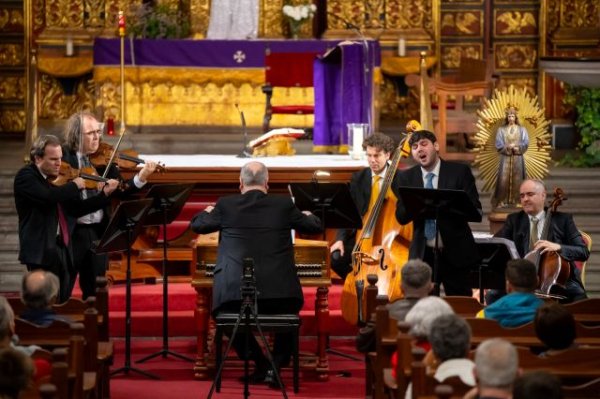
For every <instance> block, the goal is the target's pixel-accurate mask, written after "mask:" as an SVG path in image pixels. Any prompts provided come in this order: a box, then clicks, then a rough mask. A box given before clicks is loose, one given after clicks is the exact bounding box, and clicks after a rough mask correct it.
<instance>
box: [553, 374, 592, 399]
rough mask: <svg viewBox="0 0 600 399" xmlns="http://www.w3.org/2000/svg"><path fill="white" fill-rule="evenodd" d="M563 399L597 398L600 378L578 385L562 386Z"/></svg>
mask: <svg viewBox="0 0 600 399" xmlns="http://www.w3.org/2000/svg"><path fill="white" fill-rule="evenodd" d="M562 389H563V395H564V399H571V398H580V399H588V398H597V397H598V394H599V393H600V378H596V379H595V380H592V381H589V382H586V383H584V384H579V385H563V386H562Z"/></svg>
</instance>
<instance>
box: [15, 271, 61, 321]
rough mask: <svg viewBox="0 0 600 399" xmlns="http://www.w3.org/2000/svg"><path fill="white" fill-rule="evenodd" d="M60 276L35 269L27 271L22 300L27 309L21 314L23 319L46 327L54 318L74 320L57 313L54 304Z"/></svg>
mask: <svg viewBox="0 0 600 399" xmlns="http://www.w3.org/2000/svg"><path fill="white" fill-rule="evenodd" d="M58 291H59V282H58V277H56V275H54V274H53V273H51V272H47V271H44V270H35V271H32V272H28V273H25V275H24V276H23V282H22V284H21V300H22V301H23V303H24V304H25V310H24V311H23V313H21V314H20V315H19V317H20V318H21V319H23V320H27V321H29V322H30V323H33V324H37V325H39V326H42V327H45V326H48V325H50V324H52V322H53V321H54V320H64V321H68V322H71V321H72V320H71V319H69V318H68V317H66V316H61V315H59V314H56V312H55V311H54V310H53V309H52V305H54V303H56V300H57V299H58Z"/></svg>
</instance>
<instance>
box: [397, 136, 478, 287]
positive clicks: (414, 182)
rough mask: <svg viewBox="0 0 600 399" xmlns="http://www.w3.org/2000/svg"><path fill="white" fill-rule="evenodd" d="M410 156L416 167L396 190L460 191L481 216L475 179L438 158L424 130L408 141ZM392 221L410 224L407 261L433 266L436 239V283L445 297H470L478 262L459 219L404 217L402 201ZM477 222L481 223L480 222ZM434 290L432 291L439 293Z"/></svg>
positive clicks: (465, 169) (432, 139) (472, 241)
mask: <svg viewBox="0 0 600 399" xmlns="http://www.w3.org/2000/svg"><path fill="white" fill-rule="evenodd" d="M409 144H410V147H411V153H412V157H413V159H414V160H415V161H416V162H417V165H415V166H413V167H412V168H410V169H408V170H406V171H403V172H401V173H400V184H399V185H400V186H404V187H421V188H431V189H438V188H439V189H453V190H462V191H464V192H466V193H467V196H468V197H469V199H470V200H471V202H472V203H473V205H474V206H475V207H476V208H477V209H478V210H479V214H480V215H481V203H480V202H479V194H478V193H477V187H475V178H474V177H473V173H472V172H471V169H470V168H469V167H468V166H467V165H463V164H460V163H456V162H448V161H445V160H443V159H441V158H440V156H439V154H438V152H439V144H438V143H437V139H436V137H435V135H434V134H433V133H432V132H430V131H428V130H418V131H416V132H414V133H413V134H412V136H411V138H410V140H409ZM396 218H397V219H398V222H400V223H401V224H407V223H409V222H411V221H414V233H413V240H412V243H411V246H410V254H409V258H410V259H421V260H423V261H424V262H426V263H427V264H429V265H430V266H433V267H436V266H434V264H435V262H434V260H435V257H434V251H436V249H435V238H436V237H435V235H436V231H439V235H438V247H437V251H438V253H437V259H438V263H437V268H438V270H435V269H434V271H433V275H434V276H436V274H437V281H436V283H441V284H442V285H443V286H444V291H445V294H446V295H464V296H471V295H472V290H471V286H470V278H469V273H470V270H471V268H472V267H474V266H475V265H477V263H478V262H479V256H478V255H477V247H476V245H475V239H474V238H473V233H472V232H471V229H470V227H469V224H468V223H467V221H466V220H465V219H464V218H462V217H460V216H448V217H446V218H443V219H440V220H438V223H439V225H438V226H437V230H436V226H435V220H430V219H428V220H425V219H423V218H419V217H418V216H416V215H411V214H408V212H407V211H406V208H405V206H404V204H403V203H402V201H398V203H397V209H396ZM480 220H481V219H480ZM439 288H440V287H439V286H436V288H435V289H436V290H439ZM438 292H439V291H438Z"/></svg>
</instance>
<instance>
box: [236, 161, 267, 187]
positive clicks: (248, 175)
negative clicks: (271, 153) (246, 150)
mask: <svg viewBox="0 0 600 399" xmlns="http://www.w3.org/2000/svg"><path fill="white" fill-rule="evenodd" d="M240 179H241V181H242V183H243V184H244V185H245V186H262V185H264V184H266V183H267V180H269V171H268V170H267V167H266V166H265V165H264V164H263V163H261V162H256V161H252V162H248V163H247V164H245V165H244V166H242V170H241V171H240Z"/></svg>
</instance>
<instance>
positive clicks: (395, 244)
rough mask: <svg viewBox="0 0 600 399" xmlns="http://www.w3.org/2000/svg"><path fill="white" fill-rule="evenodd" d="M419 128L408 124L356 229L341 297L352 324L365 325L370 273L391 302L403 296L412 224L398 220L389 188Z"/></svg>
mask: <svg viewBox="0 0 600 399" xmlns="http://www.w3.org/2000/svg"><path fill="white" fill-rule="evenodd" d="M420 129H421V126H420V125H419V123H418V122H416V121H411V122H409V123H408V125H407V131H408V133H409V134H408V135H407V136H406V137H405V138H404V139H403V140H402V141H401V142H400V144H399V145H398V147H397V148H396V150H395V151H394V155H393V157H392V159H391V161H390V162H389V164H388V168H387V171H386V172H385V176H384V178H383V182H382V185H381V191H380V193H379V196H378V197H377V199H376V201H375V203H374V205H373V206H372V209H370V210H369V211H368V212H367V214H366V215H365V217H364V218H363V228H362V230H359V231H358V232H357V235H356V237H357V238H356V244H355V245H354V249H353V251H352V272H350V273H349V274H348V276H346V281H345V282H344V288H343V291H342V297H341V308H342V316H343V317H344V319H345V320H346V321H348V322H349V323H351V324H357V323H359V324H362V323H364V321H365V320H366V315H365V314H364V312H365V300H366V298H365V295H364V289H365V286H366V284H365V282H366V281H367V275H369V274H376V275H377V278H378V279H377V287H378V294H379V295H387V296H388V298H389V299H390V301H394V300H396V299H398V298H401V297H402V295H403V293H402V289H401V288H400V281H401V275H400V270H401V267H402V265H404V263H406V261H407V260H408V250H409V247H410V241H411V240H412V234H413V225H412V223H410V224H407V225H405V226H402V225H400V223H399V222H398V221H397V220H396V203H397V202H398V198H397V197H396V194H394V193H393V191H392V190H390V187H391V185H392V181H393V179H394V176H395V174H396V171H397V170H398V164H399V163H400V159H402V158H403V157H408V155H410V147H409V145H408V142H409V138H410V132H412V131H415V130H420Z"/></svg>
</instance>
